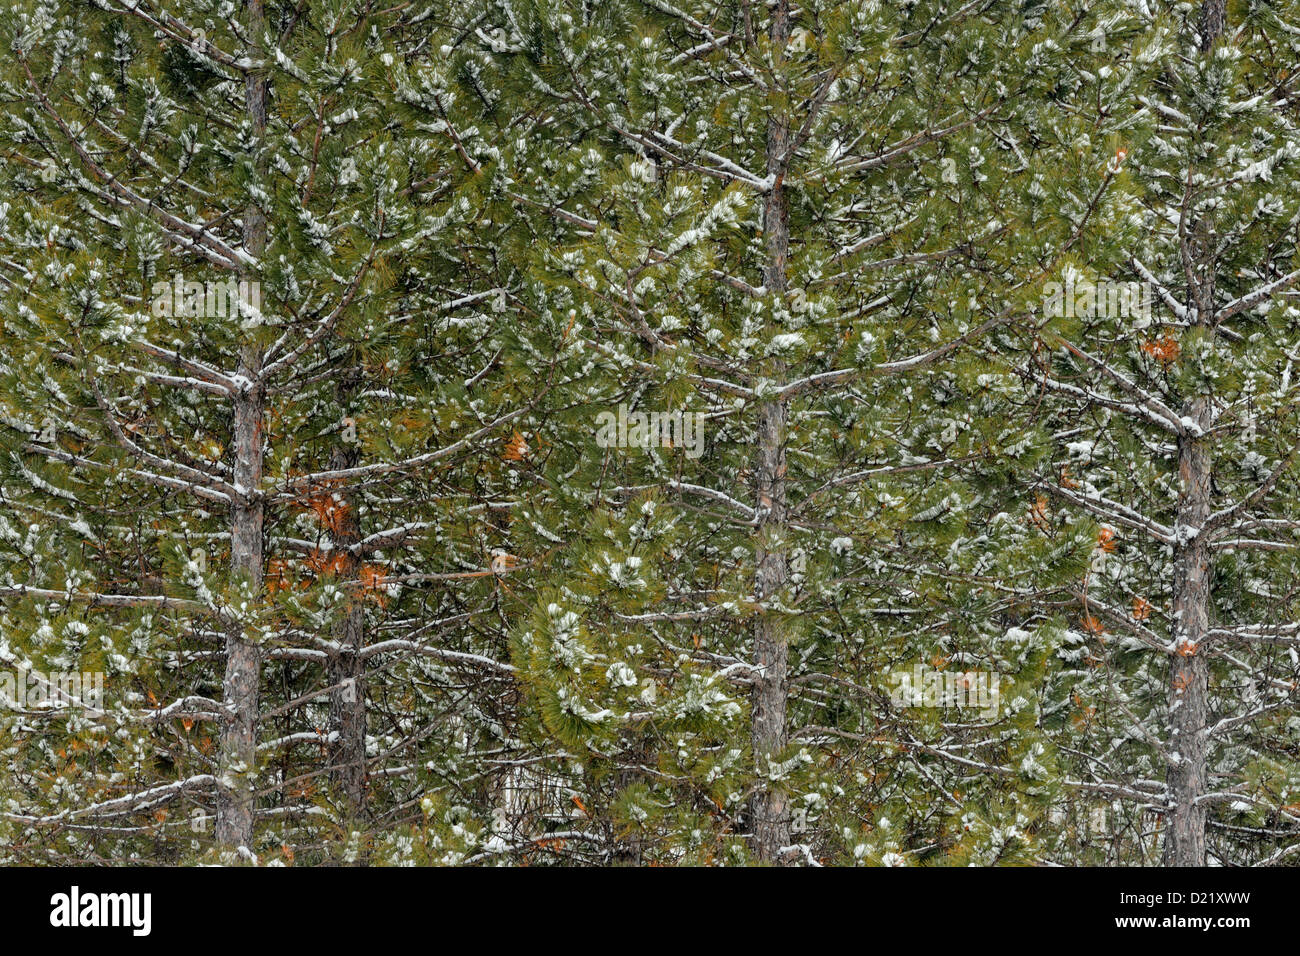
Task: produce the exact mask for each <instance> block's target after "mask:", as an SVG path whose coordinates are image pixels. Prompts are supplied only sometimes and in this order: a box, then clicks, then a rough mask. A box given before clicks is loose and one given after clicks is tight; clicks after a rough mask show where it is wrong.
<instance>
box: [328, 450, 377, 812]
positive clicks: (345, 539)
mask: <svg viewBox="0 0 1300 956" xmlns="http://www.w3.org/2000/svg"><path fill="white" fill-rule="evenodd" d="M357 457H358V456H357V454H356V452H355V451H353V450H352V449H350V448H347V447H345V446H339V447H336V448H335V449H334V451H333V452H332V453H331V455H330V468H331V470H334V469H343V468H352V467H354V466H355V465H356V464H357ZM344 504H345V508H344V510H343V512H342V518H341V519H340V521H339V526H338V528H337V529H336V531H335V533H334V538H333V540H334V547H335V548H336V549H338V551H339V552H340V553H341V554H343V555H344V558H343V563H342V565H341V567H340V568H339V576H340V578H342V580H344V581H355V580H356V579H357V575H358V572H359V570H360V567H361V561H360V560H359V559H358V558H357V556H356V555H355V554H353V553H352V552H351V551H350V550H349V549H350V548H351V547H352V546H353V545H355V544H356V543H357V541H359V540H360V537H361V536H360V526H359V523H358V520H357V514H356V509H355V508H353V507H352V506H351V503H350V502H346V501H345V502H344ZM366 598H367V595H366V594H365V593H362V592H360V591H358V592H357V593H355V594H353V595H352V599H351V603H350V604H349V605H348V608H347V610H346V611H344V613H343V615H342V617H341V618H340V619H339V621H338V623H337V624H336V625H335V627H334V634H333V641H334V644H335V650H333V651H332V652H331V654H330V657H329V661H328V663H327V665H326V669H327V677H328V679H329V682H330V687H331V688H332V689H331V690H330V717H329V721H330V722H329V729H330V745H329V756H328V759H329V767H330V780H331V781H332V782H333V784H334V785H335V787H337V788H338V790H339V792H340V793H341V794H342V796H343V797H344V799H345V800H346V801H347V807H348V812H349V813H350V814H351V815H353V816H356V815H358V814H360V813H361V812H362V811H363V810H364V809H365V800H366V687H365V666H364V664H363V662H362V660H361V658H360V656H359V655H360V652H361V647H362V645H363V644H364V643H365V631H366V628H365V622H366V612H365V606H364V603H363V602H364V601H365V600H366Z"/></svg>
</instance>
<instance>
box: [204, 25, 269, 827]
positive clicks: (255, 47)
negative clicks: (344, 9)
mask: <svg viewBox="0 0 1300 956" xmlns="http://www.w3.org/2000/svg"><path fill="white" fill-rule="evenodd" d="M246 27H247V29H248V36H249V44H250V49H249V54H250V56H251V57H252V59H253V60H254V61H255V62H257V63H259V64H260V62H261V60H262V52H263V51H262V46H261V39H262V33H263V30H264V27H265V19H264V14H263V10H262V0H250V2H249V3H248V4H247V6H246ZM266 93H267V86H266V76H265V74H263V73H261V72H260V71H259V70H253V71H251V72H250V73H249V74H248V77H247V82H246V84H245V102H246V108H247V112H248V117H249V120H250V121H251V122H252V125H253V129H254V131H255V132H256V133H257V134H258V136H259V138H260V136H261V135H262V134H263V133H264V132H265V131H266ZM243 231H244V235H243V240H244V250H245V251H246V252H247V253H248V254H249V255H251V256H254V257H261V255H262V253H263V252H264V251H265V250H266V214H265V212H264V211H263V210H262V209H259V208H258V207H257V206H256V205H251V204H250V205H249V206H248V207H247V208H246V209H245V210H244V223H243ZM250 278H252V277H250ZM238 371H239V375H240V376H242V378H243V379H244V380H246V381H248V382H249V383H252V384H251V386H250V387H249V388H246V389H245V390H244V391H242V392H241V393H240V394H238V395H237V396H235V400H234V422H233V431H234V440H233V444H234V456H235V461H234V483H235V488H236V489H237V490H238V491H239V492H240V495H239V496H238V497H237V498H236V500H234V501H232V502H231V508H230V570H231V578H232V580H233V581H234V582H235V583H236V584H238V585H240V586H242V587H245V588H247V593H248V594H249V595H256V596H260V595H261V593H262V577H263V574H262V568H263V566H262V534H263V527H262V525H263V519H264V515H263V504H262V499H261V497H260V490H261V484H262V441H263V437H264V436H263V434H262V416H263V413H264V411H265V405H266V398H265V391H264V389H263V388H262V385H261V373H262V354H261V351H260V349H259V348H258V347H257V346H256V345H252V344H249V345H245V346H244V347H243V348H241V349H240V354H239V366H238ZM261 670H262V661H261V650H260V648H259V647H258V645H257V644H256V643H254V642H253V641H250V640H248V639H247V638H246V636H245V635H244V632H243V629H242V628H241V627H240V626H238V625H232V626H231V627H230V629H229V630H228V631H227V634H226V673H225V679H224V681H223V684H222V693H223V697H224V699H225V701H226V704H227V706H229V707H230V708H231V709H232V711H233V717H232V718H231V719H230V720H229V721H227V722H226V723H225V724H224V725H223V727H222V730H221V752H220V757H219V759H220V767H221V773H220V776H219V778H218V785H217V832H216V837H217V842H218V843H219V844H220V845H222V846H224V847H228V848H229V847H241V846H242V847H247V848H248V849H249V850H250V851H251V850H252V844H253V818H254V814H255V811H256V797H255V779H254V772H255V770H256V767H257V709H258V690H259V684H260V681H261Z"/></svg>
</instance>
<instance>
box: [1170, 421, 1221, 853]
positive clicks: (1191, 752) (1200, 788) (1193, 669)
mask: <svg viewBox="0 0 1300 956" xmlns="http://www.w3.org/2000/svg"><path fill="white" fill-rule="evenodd" d="M1185 414H1186V415H1187V417H1189V418H1191V419H1192V420H1193V421H1195V422H1197V424H1199V425H1200V426H1201V427H1202V428H1203V429H1207V428H1208V427H1209V424H1210V406H1209V402H1208V400H1206V399H1205V398H1197V399H1195V400H1194V401H1192V402H1191V403H1190V404H1189V405H1188V407H1187V409H1186V410H1185ZM1210 470H1211V462H1210V453H1209V449H1208V440H1207V439H1205V438H1203V437H1201V438H1192V437H1190V436H1184V437H1183V438H1182V439H1181V440H1180V441H1179V446H1178V473H1179V481H1180V484H1181V493H1180V496H1179V502H1178V519H1177V522H1176V525H1175V527H1177V528H1180V529H1182V528H1186V529H1199V528H1202V527H1204V526H1205V522H1206V520H1207V519H1208V518H1209V517H1210ZM1210 573H1211V562H1210V552H1209V548H1208V547H1207V546H1206V543H1205V541H1204V540H1203V538H1202V536H1200V535H1197V536H1196V537H1195V538H1194V539H1192V540H1191V541H1190V542H1188V543H1187V544H1179V545H1178V546H1177V547H1176V548H1175V549H1174V605H1173V606H1174V656H1173V659H1172V663H1171V664H1170V667H1169V724H1170V750H1171V757H1172V761H1173V762H1172V764H1171V766H1170V767H1169V771H1168V776H1167V783H1168V786H1169V793H1170V796H1171V798H1172V800H1173V807H1172V809H1171V811H1170V814H1169V819H1168V822H1167V824H1166V826H1165V853H1164V861H1165V865H1166V866H1204V865H1205V807H1204V806H1203V805H1201V804H1200V803H1199V802H1198V801H1199V800H1200V798H1201V797H1202V796H1203V795H1204V793H1205V791H1206V723H1205V722H1206V715H1207V697H1208V692H1209V686H1208V685H1209V680H1208V668H1207V664H1206V654H1205V647H1204V641H1205V638H1206V636H1207V634H1208V632H1209V606H1210Z"/></svg>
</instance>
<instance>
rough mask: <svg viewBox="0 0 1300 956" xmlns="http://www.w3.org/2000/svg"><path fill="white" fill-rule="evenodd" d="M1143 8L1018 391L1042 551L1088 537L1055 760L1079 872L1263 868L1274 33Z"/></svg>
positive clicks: (1274, 760)
mask: <svg viewBox="0 0 1300 956" xmlns="http://www.w3.org/2000/svg"><path fill="white" fill-rule="evenodd" d="M1140 6H1141V11H1140V12H1141V14H1142V17H1143V19H1144V20H1145V32H1146V36H1145V37H1144V38H1143V39H1142V41H1141V43H1140V44H1139V45H1138V48H1137V49H1138V50H1140V53H1139V58H1140V59H1141V60H1143V61H1144V62H1145V63H1146V64H1147V66H1145V67H1144V68H1143V69H1142V71H1141V72H1140V73H1139V74H1138V75H1142V74H1145V79H1143V80H1142V81H1141V82H1138V83H1134V84H1132V85H1130V86H1129V87H1128V88H1126V89H1120V90H1118V91H1117V95H1116V96H1114V97H1112V98H1109V99H1099V100H1098V101H1097V102H1099V103H1102V104H1103V106H1104V111H1105V114H1106V115H1103V116H1099V117H1098V122H1099V124H1101V125H1105V124H1106V123H1107V122H1108V119H1109V121H1111V122H1113V121H1114V120H1123V118H1124V117H1132V118H1133V119H1132V120H1129V121H1127V123H1128V125H1129V129H1128V130H1127V132H1126V133H1123V134H1121V135H1122V136H1123V138H1122V139H1121V140H1120V143H1121V145H1120V146H1119V148H1118V151H1117V153H1116V157H1115V164H1116V165H1117V166H1120V165H1122V166H1123V167H1124V169H1125V172H1124V174H1123V175H1124V178H1125V179H1126V180H1128V181H1129V189H1128V195H1127V198H1125V199H1124V200H1122V201H1120V202H1117V203H1116V204H1115V205H1114V206H1113V207H1112V209H1111V211H1110V212H1109V213H1108V219H1109V228H1108V232H1109V237H1108V240H1107V241H1106V242H1105V243H1104V244H1102V245H1099V246H1098V247H1096V249H1095V250H1094V255H1093V256H1091V257H1082V256H1081V257H1080V258H1079V259H1078V260H1076V261H1074V262H1071V263H1070V264H1068V266H1067V268H1066V269H1065V270H1064V271H1063V273H1062V274H1061V275H1060V276H1058V277H1057V278H1058V279H1059V280H1060V281H1059V282H1058V285H1057V287H1056V288H1055V300H1056V301H1055V303H1050V302H1049V304H1048V308H1047V309H1046V312H1047V314H1048V317H1047V319H1046V320H1045V321H1044V323H1043V329H1042V335H1041V338H1040V339H1039V344H1040V345H1041V348H1040V349H1039V350H1038V351H1037V352H1036V353H1035V355H1034V358H1033V361H1032V364H1031V365H1030V366H1029V367H1028V368H1027V369H1026V380H1027V382H1029V383H1030V384H1031V387H1032V388H1033V390H1034V392H1035V393H1036V394H1035V397H1034V399H1033V401H1034V402H1035V403H1037V402H1039V401H1041V402H1043V406H1042V408H1043V410H1044V412H1045V416H1044V421H1045V423H1046V424H1047V425H1048V426H1049V427H1050V428H1052V429H1054V433H1053V434H1052V445H1053V453H1052V455H1051V457H1050V458H1049V459H1048V462H1050V468H1048V467H1042V468H1040V469H1039V470H1038V472H1037V475H1036V477H1037V481H1038V488H1039V493H1040V494H1041V495H1043V499H1042V500H1043V505H1044V507H1043V514H1042V519H1043V520H1042V525H1043V533H1044V534H1047V535H1051V536H1055V535H1062V534H1065V535H1069V534H1075V533H1078V532H1079V531H1080V530H1081V529H1086V531H1087V532H1088V533H1090V534H1091V535H1093V536H1094V537H1095V545H1094V549H1093V550H1094V558H1093V562H1092V567H1091V570H1090V571H1089V573H1088V574H1086V575H1085V576H1084V577H1083V578H1082V579H1081V581H1080V582H1079V583H1078V584H1076V585H1075V586H1074V587H1073V588H1072V589H1071V593H1070V594H1069V595H1063V596H1062V597H1063V600H1065V601H1070V602H1071V603H1072V604H1073V611H1072V613H1071V618H1072V619H1071V620H1069V621H1068V622H1065V623H1066V624H1067V625H1068V627H1067V628H1066V629H1064V630H1063V644H1062V647H1061V651H1060V655H1061V657H1062V658H1063V659H1064V660H1065V661H1067V662H1068V664H1069V665H1071V666H1067V667H1066V668H1065V669H1063V670H1062V671H1061V672H1060V673H1059V674H1057V675H1056V676H1055V677H1054V678H1053V681H1052V690H1051V692H1050V693H1051V696H1052V697H1053V698H1054V700H1055V703H1054V704H1053V705H1052V707H1051V709H1052V710H1054V711H1055V712H1056V715H1057V716H1056V719H1055V720H1054V721H1052V729H1053V737H1054V739H1055V740H1056V742H1057V745H1058V749H1059V752H1060V753H1061V754H1062V755H1063V757H1065V755H1066V754H1068V755H1070V756H1069V757H1068V758H1066V761H1067V766H1069V767H1072V768H1073V772H1075V773H1078V774H1079V775H1081V776H1082V777H1084V778H1085V779H1087V780H1090V781H1094V782H1095V787H1096V793H1097V794H1099V795H1101V796H1104V797H1105V798H1106V802H1105V803H1104V804H1098V803H1095V802H1094V803H1093V805H1092V807H1091V809H1090V810H1089V811H1088V812H1089V813H1090V814H1092V815H1095V816H1094V819H1098V820H1102V821H1104V815H1105V814H1106V813H1107V811H1109V812H1110V813H1112V814H1113V815H1114V817H1115V818H1117V822H1115V823H1112V824H1110V825H1106V824H1105V823H1104V822H1099V823H1098V824H1097V826H1096V829H1098V830H1099V831H1101V832H1102V833H1103V834H1106V835H1108V836H1109V837H1110V839H1109V841H1108V842H1109V846H1103V847H1102V849H1101V851H1100V853H1101V856H1093V857H1091V858H1093V859H1104V860H1107V861H1116V860H1117V861H1120V862H1151V861H1153V860H1154V859H1155V858H1156V857H1157V855H1158V856H1159V858H1161V859H1163V861H1164V862H1165V863H1166V864H1168V865H1179V866H1204V865H1206V864H1207V862H1216V863H1220V864H1225V865H1226V864H1243V863H1244V864H1250V863H1260V862H1265V861H1274V860H1278V859H1281V858H1283V857H1284V856H1286V855H1287V854H1288V853H1289V852H1290V848H1289V847H1287V846H1283V845H1279V843H1278V841H1277V839H1276V838H1277V836H1279V835H1281V834H1283V833H1285V832H1286V831H1287V830H1288V826H1287V824H1289V823H1290V822H1292V821H1293V819H1294V815H1293V810H1292V809H1289V808H1288V805H1289V804H1292V803H1294V790H1295V769H1296V768H1295V763H1294V761H1293V760H1292V759H1291V758H1290V757H1289V756H1288V754H1289V752H1290V750H1291V748H1292V747H1293V742H1292V741H1291V737H1292V734H1293V730H1294V728H1293V727H1292V726H1291V718H1290V716H1289V711H1290V708H1291V707H1292V706H1293V703H1294V680H1295V663H1294V650H1293V649H1292V648H1291V644H1292V643H1293V638H1292V632H1293V630H1294V627H1293V626H1292V625H1290V624H1287V623H1284V622H1287V621H1289V620H1290V619H1292V618H1294V616H1295V612H1294V608H1293V607H1292V602H1291V595H1290V588H1289V582H1290V581H1291V580H1292V578H1293V576H1294V541H1292V540H1291V536H1292V535H1291V532H1292V530H1293V528H1294V527H1295V522H1294V521H1293V519H1292V518H1291V517H1290V514H1289V513H1290V511H1291V510H1292V508H1291V505H1290V503H1291V502H1292V501H1293V495H1294V493H1295V472H1294V442H1293V441H1292V440H1291V438H1290V437H1289V436H1290V434H1291V431H1292V429H1294V427H1295V420H1294V414H1295V403H1294V400H1293V397H1292V395H1291V389H1292V386H1291V381H1290V379H1291V363H1292V361H1293V356H1294V345H1293V341H1294V334H1295V330H1294V325H1295V314H1296V313H1295V309H1294V305H1293V303H1292V299H1293V292H1292V289H1293V287H1294V284H1295V282H1296V281H1297V279H1300V273H1297V272H1296V270H1295V266H1294V263H1293V257H1294V250H1295V247H1294V239H1295V223H1296V221H1297V220H1296V216H1297V210H1296V208H1295V203H1294V200H1293V199H1292V198H1291V197H1292V196H1293V194H1294V188H1293V187H1294V178H1295V172H1296V170H1295V158H1296V155H1297V142H1296V128H1295V120H1294V111H1293V110H1292V108H1291V106H1290V103H1289V96H1290V94H1289V92H1288V88H1289V85H1290V82H1291V81H1290V79H1289V74H1288V70H1289V67H1288V66H1287V65H1286V64H1287V63H1288V62H1289V59H1290V58H1292V57H1293V56H1294V44H1293V43H1291V41H1289V40H1283V41H1281V43H1280V44H1279V38H1280V37H1286V36H1289V35H1290V34H1291V32H1293V31H1294V16H1295V10H1294V8H1293V7H1292V6H1290V5H1280V6H1270V7H1264V6H1248V7H1242V9H1241V10H1240V11H1239V12H1237V11H1236V10H1235V8H1234V9H1233V10H1231V11H1229V10H1227V8H1225V5H1224V4H1223V3H1222V2H1220V0H1206V2H1205V3H1203V4H1201V5H1200V6H1199V7H1198V8H1194V9H1193V8H1189V7H1187V6H1186V5H1164V4H1160V5H1150V7H1151V9H1149V10H1148V9H1146V7H1147V6H1148V5H1140ZM1238 16H1239V17H1240V19H1239V20H1237V19H1236V18H1237V17H1238ZM1234 21H1236V22H1234ZM1148 71H1149V72H1148ZM1117 291H1118V292H1119V293H1120V294H1119V295H1116V294H1115V293H1116V292H1117ZM1130 292H1136V293H1137V294H1136V295H1134V296H1133V297H1132V299H1131V301H1130V300H1129V299H1128V298H1127V296H1128V294H1129V293H1130ZM1062 306H1063V307H1064V308H1062ZM1049 502H1050V503H1049ZM1058 633H1061V632H1058ZM1067 717H1068V719H1067ZM1084 842H1085V843H1086V842H1089V841H1084ZM1091 842H1096V841H1091ZM1067 846H1070V841H1068V840H1066V841H1064V843H1063V849H1064V848H1065V847H1067ZM1069 852H1087V853H1091V854H1096V853H1098V851H1097V850H1084V848H1082V847H1080V846H1078V845H1074V846H1072V847H1071V849H1070V850H1069Z"/></svg>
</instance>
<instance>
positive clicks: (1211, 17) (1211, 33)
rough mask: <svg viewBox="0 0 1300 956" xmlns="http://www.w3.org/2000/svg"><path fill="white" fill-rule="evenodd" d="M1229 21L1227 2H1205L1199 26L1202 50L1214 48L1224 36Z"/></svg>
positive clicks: (1207, 0) (1219, 0)
mask: <svg viewBox="0 0 1300 956" xmlns="http://www.w3.org/2000/svg"><path fill="white" fill-rule="evenodd" d="M1227 19H1228V3H1227V0H1204V2H1203V3H1202V4H1201V22H1200V24H1199V32H1200V34H1201V50H1203V51H1207V50H1209V49H1210V47H1212V46H1214V43H1215V41H1216V40H1218V39H1219V37H1220V36H1222V35H1223V29H1224V27H1225V26H1226V25H1227Z"/></svg>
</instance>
